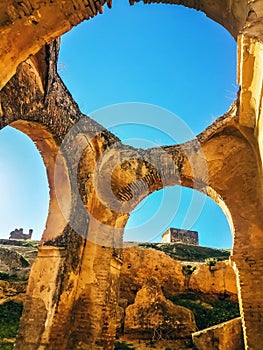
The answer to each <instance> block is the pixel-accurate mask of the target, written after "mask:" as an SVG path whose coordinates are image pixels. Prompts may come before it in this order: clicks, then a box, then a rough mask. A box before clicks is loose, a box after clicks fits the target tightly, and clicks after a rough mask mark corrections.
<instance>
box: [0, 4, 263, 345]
mask: <svg viewBox="0 0 263 350" xmlns="http://www.w3.org/2000/svg"><path fill="white" fill-rule="evenodd" d="M32 3H33V2H32V1H29V2H28V1H27V2H26V4H25V3H24V2H19V4H18V3H16V2H14V3H12V4H11V5H10V2H8V5H10V6H7V2H5V1H4V2H2V3H1V8H0V10H1V11H0V12H1V17H0V20H1V28H2V34H3V37H2V39H3V40H1V45H2V46H0V48H1V54H0V58H1V62H2V66H1V67H0V68H1V69H0V72H1V87H3V86H5V88H4V89H2V91H1V110H0V115H1V124H0V125H1V127H3V126H5V125H7V124H9V123H10V122H11V115H12V118H13V119H12V121H14V120H19V119H23V120H30V121H35V122H37V121H40V122H41V123H42V124H43V125H45V126H46V127H47V128H48V130H49V131H51V133H52V134H53V136H54V139H55V140H56V142H58V144H59V143H60V142H61V140H62V139H63V137H64V135H65V134H66V133H67V131H68V130H69V129H70V127H71V126H72V125H74V124H75V123H76V122H77V121H78V120H79V119H80V118H81V116H82V115H81V112H80V111H79V110H78V108H77V106H76V104H75V103H74V101H73V100H72V98H71V96H70V95H69V93H68V91H67V90H66V88H65V86H64V85H63V83H62V82H61V81H60V79H59V77H58V76H57V75H56V67H55V64H54V63H55V61H56V53H57V50H56V42H55V43H53V44H52V45H51V46H49V45H45V46H44V48H43V49H42V50H41V51H40V52H39V53H38V54H37V55H36V56H35V57H31V58H30V59H29V60H28V61H27V62H24V63H22V64H21V65H20V66H18V64H19V63H20V62H22V61H24V60H25V59H26V58H27V57H28V56H29V55H30V54H34V53H36V52H37V51H38V50H39V48H40V47H41V46H42V45H43V44H44V42H50V41H51V40H52V39H54V38H55V37H57V36H58V35H60V34H62V32H65V31H66V30H68V29H69V28H70V27H71V26H72V25H74V24H77V23H79V22H80V21H81V20H82V19H83V18H84V17H85V16H86V17H88V16H90V15H91V16H92V15H95V14H96V13H97V12H98V11H99V10H101V2H99V1H95V2H94V1H92V2H89V4H91V3H92V4H93V7H91V6H90V5H88V6H87V7H85V5H84V7H85V9H84V10H83V11H84V12H83V11H82V10H81V9H82V8H83V7H82V5H83V2H82V1H74V4H73V2H72V1H66V2H64V5H65V6H64V7H63V9H62V8H61V7H60V6H59V3H56V2H52V3H50V4H44V2H38V3H37V4H38V5H36V4H34V6H35V7H34V6H32ZM109 3H110V1H109ZM172 3H175V2H172ZM176 3H179V2H176ZM194 3H195V4H197V5H198V7H199V8H201V5H202V4H203V5H204V3H207V6H208V7H209V9H210V10H211V16H212V9H213V8H214V2H212V1H211V2H210V1H209V2H207V1H206V2H202V1H200V2H196V1H195V2H194ZM28 4H29V5H28ZM103 4H105V1H104V2H103ZM180 4H185V5H189V6H194V4H193V3H192V2H189V1H187V2H183V1H180ZM261 5H262V1H261V0H256V1H253V2H250V1H249V2H248V1H244V2H243V1H242V2H241V3H240V1H227V2H225V3H224V4H223V5H222V6H223V9H224V10H225V11H221V10H222V8H220V9H219V10H220V15H218V12H217V10H215V12H216V13H217V15H216V14H215V15H214V16H215V17H214V19H216V18H218V16H219V17H220V16H221V14H222V13H223V14H224V15H225V18H224V19H221V21H222V24H223V23H227V22H228V21H229V18H230V17H231V16H232V15H231V14H233V13H235V15H234V16H232V18H233V17H234V22H235V23H236V24H235V25H234V27H235V29H231V30H234V32H235V33H234V32H233V33H234V35H237V34H238V32H239V31H240V29H242V33H241V34H240V36H239V41H238V42H239V82H240V86H241V91H240V96H239V98H238V101H237V104H236V106H235V108H234V110H232V112H233V114H232V117H233V118H228V117H229V115H226V116H224V117H223V118H221V119H219V120H218V121H217V123H216V124H213V125H212V127H211V128H210V129H209V130H207V132H206V133H203V134H202V135H201V136H200V138H199V140H200V143H201V144H202V149H203V151H204V152H205V153H206V154H207V156H208V157H210V158H209V162H210V167H209V168H210V173H209V175H210V176H209V181H210V182H211V183H208V184H207V179H206V178H205V177H204V174H202V169H201V168H200V167H198V163H197V171H199V176H198V179H199V185H200V189H202V190H204V189H205V188H206V185H209V186H210V187H212V188H213V189H214V190H215V191H216V192H217V193H218V194H219V195H220V196H221V198H222V200H223V201H224V202H225V203H226V204H227V206H228V208H229V210H230V212H231V214H232V217H233V223H234V226H235V245H234V255H233V261H234V262H235V264H236V266H237V270H238V282H239V300H240V303H241V306H242V307H241V312H242V320H243V325H244V327H243V329H244V338H245V346H246V348H247V349H249V348H251V349H256V350H261V348H262V335H261V332H262V325H261V324H262V315H263V308H262V278H263V277H262V265H261V263H260V261H261V260H262V252H263V246H262V239H261V238H262V226H263V225H262V145H260V141H261V140H262V137H261V136H260V135H259V134H260V132H261V131H262V125H261V124H262V116H261V99H262V89H261V87H262V74H261V73H262V72H261V68H260V67H261V60H262V53H261V51H262V47H261V46H262V45H261V42H260V40H261V39H262V30H261V26H262V9H261V8H262V6H261ZM37 6H39V7H38V8H37V10H36V7H37ZM74 6H75V8H74ZM232 6H233V12H232V11H231V10H232ZM57 8H58V9H59V10H60V11H53V14H54V17H53V16H50V18H49V14H50V10H56V9H57ZM34 11H35V12H34ZM85 11H87V12H85ZM90 11H91V12H90ZM51 12H52V11H51ZM207 13H208V9H207ZM39 15H40V16H39ZM57 16H58V17H57ZM220 18H222V17H220ZM218 21H219V20H218ZM245 21H247V23H246V25H245V26H244V22H245ZM40 22H41V24H40V25H39V23H40ZM50 22H52V23H50ZM44 23H45V25H46V26H47V27H44ZM229 23H230V22H229ZM226 25H227V24H226ZM11 27H12V30H10V28H11ZM229 30H230V29H229ZM231 30H230V31H231ZM17 33H20V35H17ZM233 33H232V34H233ZM21 38H22V39H23V40H22V39H21ZM21 46H22V47H21ZM50 48H51V49H50ZM34 60H36V62H37V64H38V66H37V65H36V62H35V63H33V64H32V62H33V61H34ZM30 62H31V63H30ZM16 68H17V74H16V75H15V76H13V74H14V73H15V70H16ZM11 76H13V79H12V80H11V81H9V82H8V83H7V84H6V82H7V81H8V80H9V78H10V77H11ZM5 84H6V85H5ZM62 101H63V103H62ZM90 127H91V129H96V128H97V130H100V135H101V136H103V137H101V139H100V140H98V142H97V145H98V148H95V149H96V151H97V150H101V151H103V150H105V149H106V148H107V147H108V145H109V144H110V145H112V143H113V142H114V137H113V135H110V133H108V132H107V131H105V130H102V128H100V127H99V126H98V125H97V124H96V123H93V122H90ZM241 127H242V133H240V132H239V128H241ZM240 130H241V129H240ZM244 135H246V137H245V136H244ZM249 138H250V140H254V142H255V144H254V146H255V147H253V149H252V147H251V145H252V144H253V141H250V142H248V139H249ZM235 142H237V145H235ZM188 145H190V144H188ZM231 146H232V147H231ZM193 150H195V148H194V147H193ZM213 150H214V151H213ZM258 150H259V151H260V152H261V153H259V151H258ZM113 151H115V154H116V156H117V155H120V156H121V155H122V152H121V151H120V149H119V148H116V149H115V150H113ZM122 151H123V152H124V150H122ZM125 151H128V153H129V152H130V154H131V155H132V157H133V159H134V157H135V156H136V151H135V150H134V149H133V150H132V149H128V150H127V149H126V150H125ZM167 152H170V155H171V156H172V157H173V159H174V160H175V162H174V164H175V167H176V168H177V169H179V170H180V171H181V175H182V182H183V183H184V185H187V186H191V183H192V175H191V167H190V166H189V162H187V159H186V157H185V156H184V154H183V153H182V152H181V151H180V149H179V148H178V147H174V148H172V147H171V148H170V149H167ZM228 152H229V153H228ZM113 153H114V152H113ZM97 155H98V154H96V156H97ZM148 156H149V157H153V159H155V158H158V159H159V160H160V162H161V163H162V164H164V165H165V164H166V162H165V161H166V159H165V157H163V156H160V153H158V150H150V151H149V155H148ZM191 156H192V157H193V158H195V159H197V154H196V153H195V152H193V154H192V155H191ZM182 164H183V166H181V165H182ZM131 165H132V166H133V165H136V161H135V162H131ZM132 166H131V167H130V166H129V167H127V172H128V173H126V174H125V173H123V172H122V171H119V170H120V169H119V170H118V169H116V171H115V173H114V178H113V182H112V185H113V189H114V191H115V193H116V195H117V196H119V198H123V199H125V198H126V197H125V196H124V197H123V194H124V192H123V191H125V190H126V189H129V186H131V184H130V182H132V181H129V180H128V179H131V180H134V179H137V178H138V174H136V173H135V170H136V169H135V168H136V167H134V168H133V167H132ZM175 167H167V168H166V169H165V171H164V172H163V173H162V174H163V177H164V178H165V180H166V182H165V185H172V184H173V183H175V176H174V175H175V171H174V170H175ZM146 168H147V166H146ZM150 170H151V171H150V172H149V174H146V175H148V177H147V178H145V180H146V182H147V183H148V185H149V188H150V191H154V190H156V189H158V188H161V186H163V184H162V183H161V182H160V181H159V180H160V176H159V175H158V173H157V172H156V171H154V169H150ZM118 171H119V174H118ZM121 174H122V176H120V175H121ZM82 175H83V176H82ZM82 175H81V174H80V180H81V181H80V182H81V186H80V190H81V191H82V196H83V198H84V197H85V195H86V194H87V193H89V187H88V185H89V181H88V180H87V179H86V178H85V176H84V174H82ZM126 175H127V179H125V177H126ZM143 175H145V174H140V173H139V179H142V178H143ZM222 179H223V181H222ZM119 180H120V182H119V183H118V181H119ZM123 180H124V181H123ZM176 181H178V178H177V179H176ZM239 182H240V183H241V186H240V187H239V185H238V184H239ZM86 185H87V187H86ZM133 189H134V190H135V191H138V194H139V196H138V200H140V199H141V198H143V195H145V193H144V189H143V188H142V187H141V182H140V181H139V182H138V183H137V185H136V186H134V188H133ZM141 189H142V191H140V190H141ZM85 191H87V192H85ZM128 192H129V191H128ZM141 192H142V193H141ZM91 197H92V196H91ZM127 198H129V196H128V197H127ZM94 199H95V200H94ZM92 201H94V202H93V203H94V205H93V204H91V202H90V203H89V205H91V207H96V204H97V203H96V198H92ZM106 202H107V198H106ZM114 215H115V216H114ZM114 215H113V216H112V218H113V221H112V224H113V226H114V222H117V221H118V219H120V218H119V217H118V216H116V213H114ZM114 220H115V221H114ZM120 221H121V219H120ZM120 226H122V225H120ZM96 229H99V228H98V227H97V228H96ZM46 243H47V242H46ZM49 243H50V244H51V243H52V244H54V245H53V246H48V245H46V246H45V247H42V250H41V249H40V255H39V260H38V262H39V265H36V270H35V273H36V274H35V275H34V274H32V279H31V284H30V285H29V289H28V290H29V292H30V293H31V294H30V295H31V296H32V295H33V297H34V298H35V299H34V300H33V301H32V300H31V301H30V300H29V301H28V303H27V305H26V307H25V312H27V315H25V316H24V318H23V324H22V328H21V332H20V336H19V337H20V338H19V339H20V343H19V342H18V347H17V348H19V346H20V348H21V349H23V348H25V346H27V345H29V346H31V345H32V347H33V348H37V347H38V346H46V347H47V348H48V347H49V348H52V346H53V348H54V347H55V348H61V349H63V348H66V347H67V345H68V338H69V337H71V340H70V344H72V341H73V345H76V348H77V346H78V347H80V348H81V347H82V348H84V347H86V348H87V349H91V348H92V347H93V348H94V349H95V348H96V349H98V348H101V349H102V348H109V349H112V346H113V341H114V325H113V324H112V323H111V320H112V319H114V302H115V300H116V290H117V288H116V287H117V284H118V282H117V280H118V268H119V265H120V255H118V251H116V250H114V249H106V248H105V247H98V246H96V245H94V244H93V245H92V244H90V243H88V244H87V242H86V241H85V240H83V239H81V238H79V237H78V236H76V235H74V232H72V230H71V229H70V228H69V227H68V226H67V227H66V228H65V230H64V235H62V237H60V239H57V240H55V242H49ZM64 247H66V248H69V247H70V248H71V249H68V250H67V249H65V248H64ZM47 251H49V253H50V255H49V257H50V256H52V258H54V259H53V260H52V261H54V266H55V267H56V268H55V269H53V270H52V269H51V270H48V268H47V270H46V271H47V272H48V273H49V275H48V274H47V277H51V278H50V281H51V282H52V283H50V284H49V287H50V288H49V290H47V289H45V285H44V284H43V281H42V282H41V281H40V280H39V278H40V277H41V276H40V275H41V274H40V273H39V271H40V270H41V269H40V266H41V259H42V258H43V257H45V256H47V255H48V254H49V253H48V254H47ZM44 252H45V253H44ZM88 252H89V253H90V254H91V252H92V254H91V256H90V255H89V254H88ZM45 254H46V255H45ZM65 256H66V258H65ZM101 256H103V258H104V259H103V262H104V263H103V266H100V265H99V264H100V263H101V259H100V258H101ZM83 262H84V264H83V267H85V268H86V269H87V271H89V272H90V274H87V275H85V273H84V270H85V269H81V263H83ZM42 266H43V265H42ZM45 266H46V267H47V266H48V264H46V265H45ZM37 267H38V268H39V270H37ZM60 270H62V271H63V273H64V274H63V278H62V276H61V275H59V273H58V271H60ZM80 270H81V271H82V276H81V278H80V279H78V278H79V276H80V274H79V272H80ZM37 273H38V274H37ZM255 276H256V278H255ZM36 277H37V278H36ZM85 277H88V278H87V279H85ZM35 281H37V282H36V284H35V285H34V282H35ZM47 281H48V278H47ZM98 285H100V288H98ZM252 286H253V291H254V295H253V298H252V297H251V287H252ZM76 289H78V292H77V293H76V294H75V293H74V291H76ZM43 291H45V293H42V292H43ZM58 291H59V293H60V294H59V296H58ZM72 291H73V292H72ZM108 291H111V293H112V294H110V295H109V292H108ZM71 292H72V293H71ZM98 292H99V294H98ZM92 293H93V294H92ZM43 294H44V296H43ZM87 295H93V296H96V295H100V297H101V299H100V302H99V303H97V304H96V305H95V304H92V301H91V300H90V299H88V298H86V297H87ZM75 297H76V298H75ZM74 298H75V299H74ZM36 299H37V301H40V302H42V304H43V303H44V305H43V308H41V310H40V309H39V310H38V311H39V314H38V315H37V316H41V317H40V318H39V317H36V315H35V314H34V310H35V309H37V306H38V305H39V304H38V303H37V302H36V303H34V301H36ZM50 301H51V302H50ZM30 302H32V303H31V304H30ZM105 305H106V306H105ZM87 308H88V309H89V310H92V311H94V310H96V309H98V310H99V321H98V320H97V323H96V322H95V318H93V319H90V320H87V319H85V322H84V323H82V324H83V329H80V330H79V332H75V333H74V334H71V335H70V334H69V331H70V330H71V327H70V322H72V317H71V314H72V312H73V314H74V316H75V319H74V327H75V328H74V331H76V330H77V325H78V321H80V320H82V319H83V317H82V316H83V314H84V312H85V311H86V310H87ZM91 315H92V313H91ZM111 316H112V317H111ZM38 318H39V319H40V323H39V328H38V331H39V334H38V337H36V338H35V339H33V340H32V339H31V338H30V337H29V338H28V334H29V333H30V327H28V329H29V331H28V332H27V335H26V332H24V333H23V327H24V331H25V329H26V328H27V327H26V326H27V322H28V323H30V322H31V321H32V320H33V321H34V320H37V319H38ZM101 320H104V321H105V323H104V324H103V327H101V323H100V322H101ZM41 322H42V323H41ZM93 322H94V323H93ZM32 323H34V322H31V327H32V326H34V325H32ZM91 324H93V325H94V324H95V327H94V329H95V328H96V330H94V333H92V334H89V338H87V336H86V335H85V329H86V328H87V327H89V326H90V325H91ZM28 325H29V326H30V324H28ZM43 325H46V329H45V331H44V333H41V332H43V327H44V326H43ZM28 329H27V330H28ZM89 329H90V328H89ZM32 334H34V333H32ZM61 339H62V341H61ZM32 342H33V344H32ZM61 342H62V343H63V344H61ZM74 342H75V343H74ZM91 342H92V344H91ZM19 344H20V345H19ZM25 344H26V345H25ZM88 344H91V346H90V345H88Z"/></svg>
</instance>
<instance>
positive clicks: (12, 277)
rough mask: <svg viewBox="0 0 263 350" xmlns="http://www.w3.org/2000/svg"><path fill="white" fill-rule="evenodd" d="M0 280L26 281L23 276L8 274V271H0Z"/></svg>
mask: <svg viewBox="0 0 263 350" xmlns="http://www.w3.org/2000/svg"><path fill="white" fill-rule="evenodd" d="M0 280H1V281H8V282H17V281H26V279H25V278H21V277H18V276H17V275H14V274H12V275H10V274H9V273H6V272H2V271H0Z"/></svg>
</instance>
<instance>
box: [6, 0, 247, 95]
mask: <svg viewBox="0 0 263 350" xmlns="http://www.w3.org/2000/svg"><path fill="white" fill-rule="evenodd" d="M127 1H128V0H127ZM138 1H139V0H136V2H138ZM151 2H153V3H154V2H156V1H151ZM157 2H159V1H157ZM134 3H135V1H134V0H131V1H130V4H131V5H134ZM147 3H149V2H147ZM163 3H170V4H177V5H184V6H187V7H190V8H194V9H196V10H201V11H203V12H205V13H206V14H207V16H208V17H210V18H211V19H213V20H214V21H216V22H218V23H220V24H222V25H223V26H224V27H225V28H226V29H227V30H229V32H230V33H231V34H232V35H233V36H234V37H235V38H236V37H237V35H238V33H239V31H240V29H241V28H242V27H243V25H244V23H245V20H246V16H247V13H248V7H247V2H246V1H245V0H243V1H242V2H241V3H240V1H234V2H232V1H230V0H225V1H224V3H220V4H217V3H214V2H213V1H211V2H207V1H205V0H199V1H197V2H196V1H184V0H171V1H169V2H167V1H163ZM105 4H107V5H108V6H109V7H111V6H112V0H102V1H93V0H92V2H91V3H87V4H84V3H83V2H82V1H81V0H78V1H75V2H74V4H73V2H72V1H71V0H67V1H65V2H64V3H63V4H62V3H59V2H50V3H49V4H46V3H45V1H38V2H37V3H36V2H34V1H30V2H25V3H24V2H21V3H16V2H13V3H10V2H8V1H6V2H5V1H4V2H2V3H1V7H0V12H1V18H0V28H1V29H2V40H1V46H0V62H1V65H0V72H1V75H0V81H1V84H0V88H2V87H3V86H4V85H5V84H6V82H7V81H8V80H9V79H10V78H11V77H12V76H13V75H14V73H15V70H16V68H17V66H18V65H19V64H20V63H21V62H23V61H24V60H26V59H27V58H28V57H29V56H30V55H34V54H36V53H37V52H38V51H39V50H40V48H41V47H43V45H44V44H46V43H50V42H52V41H53V40H54V39H56V38H57V37H59V36H61V35H62V34H64V33H65V32H67V31H69V30H70V29H71V28H72V27H73V26H75V25H77V24H79V23H80V22H82V21H83V20H85V19H90V18H92V17H94V16H96V15H97V14H99V13H102V12H103V6H104V5H105ZM11 25H12V31H10V30H9V28H10V26H11ZM17 33H18V35H17ZM21 33H23V35H22V36H21Z"/></svg>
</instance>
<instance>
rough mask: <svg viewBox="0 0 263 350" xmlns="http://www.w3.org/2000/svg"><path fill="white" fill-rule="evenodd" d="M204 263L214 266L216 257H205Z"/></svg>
mask: <svg viewBox="0 0 263 350" xmlns="http://www.w3.org/2000/svg"><path fill="white" fill-rule="evenodd" d="M205 263H206V265H208V266H209V267H211V266H215V265H216V263H217V259H216V258H207V259H205Z"/></svg>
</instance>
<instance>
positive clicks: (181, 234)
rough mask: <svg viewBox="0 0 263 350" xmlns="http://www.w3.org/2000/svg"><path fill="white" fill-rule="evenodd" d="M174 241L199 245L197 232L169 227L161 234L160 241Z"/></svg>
mask: <svg viewBox="0 0 263 350" xmlns="http://www.w3.org/2000/svg"><path fill="white" fill-rule="evenodd" d="M175 242H178V243H185V244H192V245H199V240H198V232H197V231H191V230H182V229H179V228H173V227H171V228H169V229H168V230H167V231H166V232H165V233H164V234H163V235H162V243H175Z"/></svg>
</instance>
